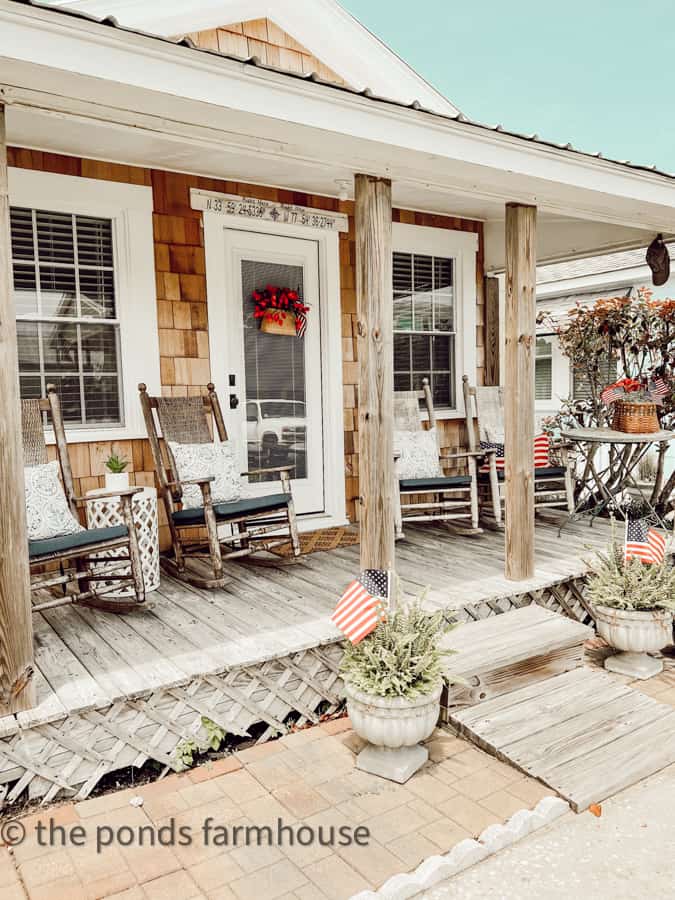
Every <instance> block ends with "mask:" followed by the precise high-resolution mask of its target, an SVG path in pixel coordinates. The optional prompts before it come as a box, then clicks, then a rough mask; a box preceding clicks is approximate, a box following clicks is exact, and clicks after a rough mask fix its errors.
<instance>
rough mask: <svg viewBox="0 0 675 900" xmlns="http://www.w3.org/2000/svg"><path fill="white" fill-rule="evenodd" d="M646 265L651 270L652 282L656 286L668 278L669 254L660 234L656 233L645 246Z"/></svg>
mask: <svg viewBox="0 0 675 900" xmlns="http://www.w3.org/2000/svg"><path fill="white" fill-rule="evenodd" d="M647 265H648V266H649V268H650V269H651V270H652V284H654V285H655V286H656V287H660V285H662V284H665V283H666V281H668V279H669V278H670V254H669V253H668V248H667V247H666V245H665V243H664V241H663V235H662V234H657V235H656V237H655V238H654V240H653V241H652V242H651V244H650V245H649V247H647Z"/></svg>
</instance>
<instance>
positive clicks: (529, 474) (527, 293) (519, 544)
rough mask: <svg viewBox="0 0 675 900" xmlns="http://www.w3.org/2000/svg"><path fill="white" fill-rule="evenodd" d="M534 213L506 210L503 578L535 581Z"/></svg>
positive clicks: (516, 206)
mask: <svg viewBox="0 0 675 900" xmlns="http://www.w3.org/2000/svg"><path fill="white" fill-rule="evenodd" d="M536 229H537V209H536V207H534V206H522V205H520V204H517V203H508V204H507V206H506V315H505V319H506V322H505V337H506V367H505V378H504V431H505V435H504V440H505V447H504V453H505V457H506V494H505V496H506V510H505V519H506V577H507V578H510V579H513V580H514V581H521V580H523V579H525V578H531V577H532V576H533V575H534V362H535V333H536V308H535V302H536Z"/></svg>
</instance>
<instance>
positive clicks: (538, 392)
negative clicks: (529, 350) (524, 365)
mask: <svg viewBox="0 0 675 900" xmlns="http://www.w3.org/2000/svg"><path fill="white" fill-rule="evenodd" d="M552 396H553V344H552V342H551V341H550V339H548V338H545V337H538V338H537V350H536V356H535V360H534V397H535V400H550V399H551V397H552Z"/></svg>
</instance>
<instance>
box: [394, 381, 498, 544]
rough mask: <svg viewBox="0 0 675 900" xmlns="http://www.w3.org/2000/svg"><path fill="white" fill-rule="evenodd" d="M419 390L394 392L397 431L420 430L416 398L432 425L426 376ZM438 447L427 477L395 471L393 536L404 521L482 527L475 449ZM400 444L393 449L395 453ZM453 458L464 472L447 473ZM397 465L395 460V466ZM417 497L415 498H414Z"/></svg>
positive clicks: (473, 530)
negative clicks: (434, 470) (456, 450)
mask: <svg viewBox="0 0 675 900" xmlns="http://www.w3.org/2000/svg"><path fill="white" fill-rule="evenodd" d="M422 385H423V387H422V390H421V391H396V392H395V393H394V428H395V429H397V430H398V431H401V432H421V431H423V424H422V420H421V416H420V400H423V401H424V404H425V406H426V410H427V414H428V417H429V428H430V429H432V428H435V427H436V414H435V412H434V404H433V398H432V396H431V389H430V387H429V381H428V379H426V378H425V379H424V380H423V382H422ZM436 449H437V451H438V472H439V474H438V475H437V476H435V477H430V478H407V477H406V478H400V477H398V475H397V481H398V484H397V487H398V496H399V498H400V499H399V503H398V509H397V521H396V537H397V538H402V537H403V525H404V524H405V523H406V522H443V523H444V524H445V525H447V527H448V528H450V530H453V531H456V532H459V533H461V534H470V535H478V534H482V531H483V529H482V528H480V527H479V524H478V485H477V481H476V459H477V458H478V457H480V456H481V453H479V452H476V451H475V450H469V451H464V452H460V453H448V452H445V451H443V450H441V449H440V448H439V447H437V448H436ZM399 450H400V448H397V447H395V448H394V451H395V453H396V454H397V456H398V451H399ZM455 460H463V461H464V463H465V468H466V474H463V475H447V474H445V469H446V468H448V467H449V466H450V465H452V464H453V461H455ZM399 465H400V461H399V459H397V460H396V468H397V469H398V467H399ZM416 498H417V499H416Z"/></svg>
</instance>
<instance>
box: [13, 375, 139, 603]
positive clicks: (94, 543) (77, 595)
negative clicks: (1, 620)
mask: <svg viewBox="0 0 675 900" xmlns="http://www.w3.org/2000/svg"><path fill="white" fill-rule="evenodd" d="M21 407H22V409H21V412H22V416H21V418H22V434H23V454H24V465H25V466H38V465H42V464H43V463H46V462H48V458H47V446H46V443H45V436H44V428H43V414H44V413H47V415H48V416H49V417H50V418H51V422H52V427H53V429H54V437H55V438H56V453H57V459H58V461H59V467H60V470H61V481H62V483H63V489H64V492H65V495H66V500H67V502H68V506H69V507H70V511H71V512H72V514H73V516H74V517H75V518H76V519H77V518H78V515H77V510H78V508H80V507H81V506H83V505H84V503H85V502H86V498H84V497H77V496H76V495H75V488H74V483H73V473H72V469H71V466H70V457H69V455H68V445H67V443H66V433H65V429H64V426H63V417H62V415H61V405H60V402H59V398H58V395H57V393H56V388H55V387H54V386H53V385H51V384H50V385H47V398H46V399H41V400H23V401H22V402H21ZM141 490H142V488H140V487H130V488H125V489H123V490H114V491H109V492H107V493H103V492H101V493H98V494H97V497H98V498H101V497H119V498H120V504H121V513H122V518H123V521H124V524H123V525H117V526H112V527H109V528H90V529H87V530H85V531H78V532H75V533H74V534H64V535H59V536H57V537H52V538H46V539H43V540H35V541H29V542H28V556H29V560H30V571H31V590H32V592H33V594H34V595H35V594H37V593H38V592H40V593H39V596H41V597H44V596H45V592H46V591H49V593H50V594H51V593H52V589H53V588H56V587H60V588H61V589H62V591H63V596H61V597H54V599H49V600H44V601H43V602H39V603H34V604H33V611H34V612H39V611H40V610H43V609H51V608H52V607H55V606H63V605H64V604H67V603H78V604H84V605H86V606H93V607H96V608H97V609H103V610H106V611H108V612H117V613H125V612H131V611H132V610H134V609H136V608H137V607H138V606H139V604H141V603H143V602H144V601H145V588H144V585H143V570H142V568H141V556H140V552H139V548H138V536H137V534H136V528H135V526H134V520H133V515H132V509H131V498H132V497H133V495H134V494H136V493H138V492H139V491H141ZM104 551H106V556H105V560H102V559H101V557H100V556H98V554H101V553H103V552H104ZM110 551H112V554H111V552H110ZM56 563H58V564H59V572H58V573H57V572H56V568H55V565H54V564H56ZM124 583H127V584H130V585H131V586H132V588H133V593H134V596H133V599H132V598H129V599H126V598H119V599H113V598H112V597H110V598H107V599H106V597H105V595H106V594H109V593H111V592H119V590H120V586H121V585H124Z"/></svg>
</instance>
